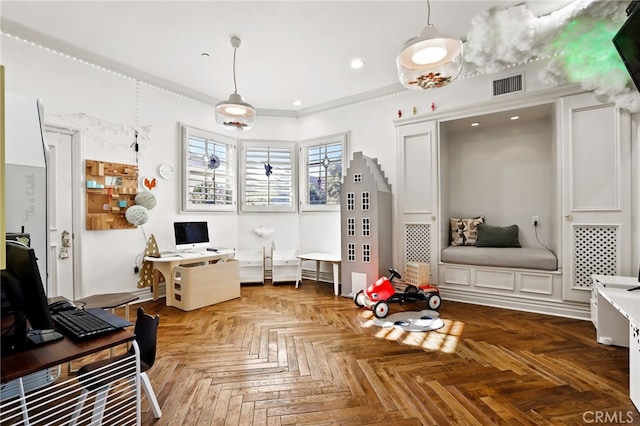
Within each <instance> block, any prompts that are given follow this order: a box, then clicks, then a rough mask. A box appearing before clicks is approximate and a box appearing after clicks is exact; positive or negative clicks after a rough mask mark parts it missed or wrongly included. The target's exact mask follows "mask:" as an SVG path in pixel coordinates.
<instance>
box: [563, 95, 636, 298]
mask: <svg viewBox="0 0 640 426" xmlns="http://www.w3.org/2000/svg"><path fill="white" fill-rule="evenodd" d="M559 103H560V108H559V109H558V112H559V115H560V117H559V127H558V128H559V129H560V133H561V136H560V144H559V147H560V150H561V158H562V162H561V165H560V169H561V172H560V174H561V176H562V181H561V188H562V190H561V198H562V200H561V206H562V207H561V215H562V217H561V218H560V220H561V221H562V223H563V225H562V246H563V256H562V266H563V271H562V275H563V292H562V294H563V299H564V300H567V301H577V302H587V301H588V300H589V296H590V288H591V282H592V280H591V275H592V274H597V275H629V274H630V273H631V270H630V268H631V257H630V253H631V211H630V209H631V171H630V164H631V142H630V129H631V124H630V120H629V114H628V113H627V112H626V111H625V110H620V109H619V108H616V106H615V105H614V104H603V103H600V102H598V100H597V99H596V97H595V95H593V94H592V93H585V94H580V95H574V96H569V97H566V98H563V99H561V100H560V101H559Z"/></svg>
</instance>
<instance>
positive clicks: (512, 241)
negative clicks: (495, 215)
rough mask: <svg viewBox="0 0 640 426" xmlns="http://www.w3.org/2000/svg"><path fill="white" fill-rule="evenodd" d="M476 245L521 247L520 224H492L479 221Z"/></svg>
mask: <svg viewBox="0 0 640 426" xmlns="http://www.w3.org/2000/svg"><path fill="white" fill-rule="evenodd" d="M477 228H478V240H477V241H476V247H520V242H519V241H518V225H511V226H490V225H485V224H484V223H479V224H478V225H477Z"/></svg>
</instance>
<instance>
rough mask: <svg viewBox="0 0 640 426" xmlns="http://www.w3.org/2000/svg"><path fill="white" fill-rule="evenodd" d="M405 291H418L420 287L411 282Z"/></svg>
mask: <svg viewBox="0 0 640 426" xmlns="http://www.w3.org/2000/svg"><path fill="white" fill-rule="evenodd" d="M404 292H405V293H417V292H418V287H416V286H415V285H411V284H409V285H408V286H406V287H405V289H404Z"/></svg>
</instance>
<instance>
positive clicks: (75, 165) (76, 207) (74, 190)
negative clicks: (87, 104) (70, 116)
mask: <svg viewBox="0 0 640 426" xmlns="http://www.w3.org/2000/svg"><path fill="white" fill-rule="evenodd" d="M45 118H46V117H45ZM44 130H45V132H47V131H50V132H57V133H63V134H66V135H69V136H71V188H70V191H71V224H72V230H71V253H72V259H73V271H72V273H73V298H74V299H78V298H79V297H80V294H81V289H82V286H81V283H82V267H81V265H82V243H81V241H82V239H81V238H79V237H80V235H81V232H82V229H83V228H82V221H81V218H82V212H83V211H84V201H83V200H84V199H83V197H82V195H83V192H82V189H83V186H82V185H83V182H82V178H83V176H84V173H81V171H82V167H81V166H82V152H81V150H82V143H81V136H82V134H81V131H80V129H74V128H70V127H68V126H61V125H56V124H55V123H50V122H49V120H45V125H44ZM45 142H46V141H45ZM55 259H56V261H57V259H58V258H57V256H56V257H55ZM52 263H53V259H52ZM49 269H52V265H49ZM49 273H51V271H49Z"/></svg>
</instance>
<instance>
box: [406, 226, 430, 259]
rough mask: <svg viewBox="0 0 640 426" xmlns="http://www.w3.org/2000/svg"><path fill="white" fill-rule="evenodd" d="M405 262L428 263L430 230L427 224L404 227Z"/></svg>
mask: <svg viewBox="0 0 640 426" xmlns="http://www.w3.org/2000/svg"><path fill="white" fill-rule="evenodd" d="M404 232H405V241H406V243H405V244H406V246H405V248H404V257H405V262H423V263H429V261H430V259H429V257H430V256H429V251H430V247H431V228H430V226H429V225H428V224H406V225H405V231H404Z"/></svg>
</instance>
